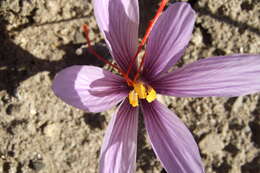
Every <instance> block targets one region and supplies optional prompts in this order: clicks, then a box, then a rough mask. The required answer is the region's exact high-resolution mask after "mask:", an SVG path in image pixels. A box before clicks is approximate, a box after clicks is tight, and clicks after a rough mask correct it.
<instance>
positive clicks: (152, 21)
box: [126, 0, 169, 76]
mask: <svg viewBox="0 0 260 173" xmlns="http://www.w3.org/2000/svg"><path fill="white" fill-rule="evenodd" d="M168 1H169V0H162V2H161V3H160V7H159V9H158V10H157V12H156V14H155V16H154V18H153V19H152V20H151V21H150V23H149V26H148V28H147V30H146V32H145V35H144V37H143V39H142V41H141V43H140V44H139V46H138V48H137V52H136V53H135V56H134V57H133V58H132V61H131V62H130V65H129V66H128V69H127V72H126V75H127V76H128V75H129V73H130V71H131V68H132V67H133V65H134V62H135V61H136V59H137V56H138V54H139V53H140V51H141V50H142V47H143V46H144V45H145V43H146V41H147V39H148V37H149V35H150V33H151V31H152V28H153V26H154V24H155V23H156V22H157V20H158V18H159V17H160V15H161V14H162V11H163V9H164V7H165V6H166V4H167V2H168ZM144 58H145V56H144V57H143V59H144ZM143 59H142V62H143V61H144V60H143ZM140 65H141V64H140ZM139 68H140V67H139Z"/></svg>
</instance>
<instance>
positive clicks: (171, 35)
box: [143, 2, 195, 78]
mask: <svg viewBox="0 0 260 173" xmlns="http://www.w3.org/2000/svg"><path fill="white" fill-rule="evenodd" d="M194 22H195V12H194V10H193V9H192V8H191V6H190V5H189V4H188V3H185V2H176V3H174V4H173V5H170V6H169V7H168V8H167V10H166V11H165V12H163V14H162V15H161V16H160V17H159V19H158V21H157V23H156V24H155V26H154V28H153V30H152V32H151V35H150V38H149V40H148V43H147V48H146V50H147V51H146V56H147V57H146V60H145V64H144V71H143V72H144V75H145V76H146V77H148V78H153V77H155V76H156V75H158V74H159V73H161V72H166V71H168V70H169V68H171V67H172V66H173V65H174V64H175V63H176V62H177V60H178V59H179V58H180V57H181V56H182V55H183V53H184V51H185V47H186V45H187V44H188V43H189V41H190V39H191V36H192V30H193V26H194Z"/></svg>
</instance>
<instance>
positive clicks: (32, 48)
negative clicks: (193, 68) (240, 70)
mask: <svg viewBox="0 0 260 173" xmlns="http://www.w3.org/2000/svg"><path fill="white" fill-rule="evenodd" d="M158 2H159V1H158V0H153V1H152V0H140V5H141V8H140V13H141V27H140V33H141V34H140V36H142V34H143V33H144V30H145V27H146V26H147V22H148V20H149V19H150V18H151V16H153V15H154V12H155V10H156V8H157V4H158ZM189 2H190V3H191V5H192V6H193V8H194V9H195V10H196V12H197V15H198V17H197V19H196V27H195V29H194V33H193V38H192V41H191V43H190V44H189V47H188V48H187V51H186V53H185V56H184V57H183V58H182V60H181V62H179V63H178V66H182V65H183V64H187V63H191V62H194V61H196V60H197V59H200V58H204V57H209V56H213V55H227V54H232V53H260V52H259V48H260V2H259V0H190V1H189ZM0 3H1V8H0V34H1V35H0V42H1V43H0V172H1V173H35V172H40V173H83V172H86V173H96V172H97V170H98V157H99V152H100V146H101V144H102V139H103V135H104V132H105V129H106V127H107V124H108V121H109V120H110V118H111V114H112V112H113V111H114V110H110V111H108V112H103V113H100V114H91V113H87V112H83V111H81V110H78V109H75V108H73V107H71V106H69V105H66V104H65V103H64V102H62V101H61V100H60V99H58V98H57V97H56V96H55V95H54V94H53V92H52V90H51V84H52V80H53V77H54V75H55V74H56V73H57V72H58V71H59V70H61V69H63V68H65V67H68V66H71V65H74V64H92V65H98V66H101V67H103V66H104V64H102V63H100V62H99V61H98V60H96V59H95V58H94V57H93V56H90V55H89V54H88V53H87V52H85V53H84V54H83V55H81V56H78V55H76V53H75V51H76V49H77V48H79V47H81V46H82V45H83V44H84V43H85V40H84V37H83V33H82V30H81V26H82V25H83V24H84V23H87V24H88V25H89V26H90V29H91V39H92V40H94V42H95V43H96V45H95V48H96V49H97V50H98V51H99V52H100V53H101V54H103V55H104V56H109V55H108V53H107V50H106V48H105V46H104V41H103V39H102V36H101V35H100V32H99V30H98V28H97V25H96V22H95V18H94V16H93V8H92V5H91V3H90V0H77V1H75V0H5V1H0ZM160 100H161V101H162V102H164V103H165V104H167V105H168V107H169V108H170V109H172V110H173V111H175V112H176V114H177V115H178V116H179V117H180V118H181V119H182V120H183V121H184V122H185V124H186V125H187V126H188V127H189V129H190V130H191V131H192V133H193V135H194V137H195V139H196V141H197V142H198V145H199V147H200V151H201V155H202V158H203V162H204V164H205V169H206V172H207V173H259V172H260V94H259V93H258V94H252V95H249V96H244V97H236V98H212V97H211V98H197V99H194V98H185V99H181V98H169V97H161V98H160ZM140 127H141V128H140V130H139V137H138V138H139V141H138V142H139V143H138V158H137V172H138V173H165V171H164V170H163V169H162V167H161V165H160V163H159V162H158V161H157V160H156V158H155V155H154V153H153V151H152V150H151V147H150V145H149V144H148V143H147V141H146V139H145V137H146V133H145V130H144V128H143V124H142V121H141V123H140Z"/></svg>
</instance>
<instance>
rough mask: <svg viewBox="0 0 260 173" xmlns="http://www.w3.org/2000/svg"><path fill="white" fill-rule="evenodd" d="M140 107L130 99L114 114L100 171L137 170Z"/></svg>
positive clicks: (104, 144)
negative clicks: (132, 103) (134, 105)
mask: <svg viewBox="0 0 260 173" xmlns="http://www.w3.org/2000/svg"><path fill="white" fill-rule="evenodd" d="M137 126H138V109H137V108H133V107H132V106H131V105H130V104H129V102H128V99H125V101H124V102H123V103H122V104H121V105H120V107H119V109H118V111H117V113H116V114H115V115H113V117H112V120H111V121H110V123H109V126H108V129H107V131H106V135H105V139H104V143H103V145H102V148H101V154H100V168H99V169H100V170H99V171H100V173H133V172H135V165H136V164H135V162H136V146H137Z"/></svg>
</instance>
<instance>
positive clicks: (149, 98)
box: [146, 86, 156, 103]
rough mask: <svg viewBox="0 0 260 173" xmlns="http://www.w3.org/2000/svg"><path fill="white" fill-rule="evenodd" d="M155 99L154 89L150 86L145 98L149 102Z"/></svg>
mask: <svg viewBox="0 0 260 173" xmlns="http://www.w3.org/2000/svg"><path fill="white" fill-rule="evenodd" d="M155 99H156V91H155V90H154V89H153V88H152V87H150V86H149V87H148V91H147V96H146V100H147V101H148V102H149V103H151V102H152V101H154V100H155Z"/></svg>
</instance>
